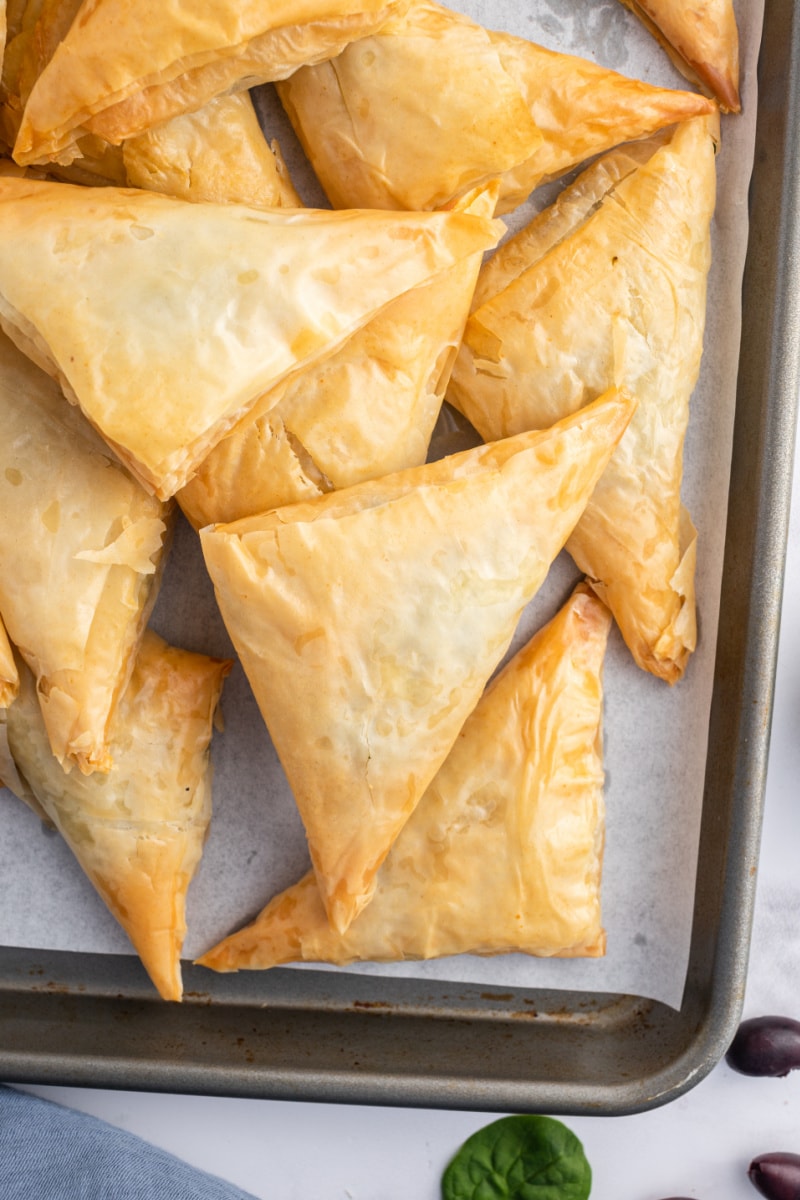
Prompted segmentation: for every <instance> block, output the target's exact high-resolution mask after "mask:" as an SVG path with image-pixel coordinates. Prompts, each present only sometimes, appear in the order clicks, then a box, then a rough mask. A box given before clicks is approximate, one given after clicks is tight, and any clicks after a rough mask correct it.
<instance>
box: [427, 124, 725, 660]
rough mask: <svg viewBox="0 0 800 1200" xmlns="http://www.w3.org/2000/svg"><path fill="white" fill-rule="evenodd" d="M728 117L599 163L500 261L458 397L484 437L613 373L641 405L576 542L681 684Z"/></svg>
mask: <svg viewBox="0 0 800 1200" xmlns="http://www.w3.org/2000/svg"><path fill="white" fill-rule="evenodd" d="M718 137H719V130H718V118H703V117H698V118H694V119H693V120H691V121H687V122H684V123H683V124H681V125H679V126H677V127H676V128H675V129H674V130H673V131H667V132H666V133H663V134H660V135H656V136H655V137H654V139H653V140H652V141H649V142H642V143H638V144H634V145H632V146H630V147H622V148H620V149H619V150H618V151H615V152H612V153H611V154H610V155H608V156H606V157H605V158H603V159H601V160H599V161H598V162H597V163H596V164H595V165H593V166H592V167H590V168H589V169H588V170H587V171H586V172H585V173H584V174H583V175H581V176H580V177H579V178H578V179H577V180H576V182H575V183H574V184H573V185H572V186H571V187H570V188H568V189H567V190H566V191H565V192H564V193H562V195H561V196H560V197H559V199H558V200H557V201H556V203H555V204H554V205H553V206H552V207H551V208H548V209H546V210H544V211H543V212H542V213H541V214H540V215H539V216H538V217H537V218H536V219H535V220H534V221H533V222H532V223H531V225H530V226H528V228H527V229H525V230H523V231H521V233H520V234H519V235H517V237H516V238H513V239H511V240H510V241H509V242H507V243H506V244H505V245H504V247H503V248H502V249H501V251H500V252H499V253H498V254H497V255H495V257H494V258H493V259H492V260H490V262H489V263H488V264H487V267H486V269H485V273H482V277H481V279H480V280H479V282H478V287H477V289H476V294H475V299H474V302H473V303H474V308H473V312H472V315H471V316H470V319H469V321H468V322H467V327H466V330H465V334H464V341H463V343H462V347H461V350H460V352H459V357H458V359H457V361H456V364H455V367H454V369H453V375H452V377H451V385H450V389H449V391H448V398H449V399H450V400H451V401H452V402H453V404H454V405H455V406H456V407H457V408H459V409H460V411H461V412H463V413H464V414H465V415H466V416H467V418H468V419H469V420H470V421H471V422H472V423H473V424H474V425H475V427H476V428H477V429H478V431H479V432H480V434H481V436H483V437H484V438H497V437H504V436H508V435H509V434H512V433H517V432H518V431H519V430H521V429H529V428H541V427H543V426H546V425H548V424H549V423H551V422H553V421H556V420H558V419H560V418H562V417H563V416H564V415H565V413H568V412H574V411H575V410H576V409H579V408H580V407H581V405H583V404H585V403H586V402H587V401H589V400H591V399H593V397H594V396H596V395H597V394H599V393H600V392H602V391H604V390H605V389H606V388H607V387H608V386H609V385H610V384H611V383H612V382H613V383H616V384H619V385H621V386H624V387H626V388H628V389H629V390H630V391H631V392H632V393H633V394H634V395H636V396H637V398H638V400H639V407H638V409H637V412H636V414H635V416H634V419H633V420H632V422H631V425H630V428H629V429H628V431H627V433H626V435H625V437H624V438H623V440H622V442H621V443H620V446H619V449H618V451H617V452H616V453H615V454H614V456H613V458H612V460H611V463H610V464H609V467H608V470H607V471H606V472H605V473H604V475H603V478H602V480H601V481H600V483H599V485H598V487H597V489H596V491H595V493H594V495H593V496H592V499H591V500H590V502H589V504H588V505H587V509H586V512H585V513H584V515H583V517H582V518H581V521H580V522H579V523H578V526H577V527H576V529H575V532H574V534H573V535H572V537H571V539H570V542H569V545H568V549H569V550H570V552H571V553H572V555H573V557H574V558H575V561H576V562H577V564H578V566H579V567H580V569H581V570H582V571H584V572H585V573H586V574H587V575H588V576H589V577H590V578H591V579H592V580H593V582H594V586H595V587H596V589H597V590H598V592H599V594H600V595H601V596H602V597H603V598H604V599H605V601H606V603H607V604H608V606H609V607H610V609H611V611H612V612H613V614H614V616H615V618H616V620H617V623H618V625H619V627H620V630H621V632H622V635H623V637H624V638H625V641H626V643H627V644H628V646H629V648H630V650H631V652H632V653H633V655H634V658H635V659H636V661H637V662H638V663H639V665H640V666H642V667H644V668H645V669H647V670H649V671H651V672H653V673H654V674H656V675H658V676H660V677H661V678H663V679H666V680H668V681H669V682H670V683H674V682H675V681H676V680H677V679H679V678H680V676H681V674H682V673H683V671H684V669H685V666H686V663H687V661H688V658H689V655H690V653H691V651H692V650H693V649H694V646H695V641H696V618H695V596H694V568H695V557H696V534H695V531H694V528H693V527H692V523H691V521H690V519H689V517H688V514H687V513H686V511H685V510H684V509H683V506H682V504H681V498H680V492H681V479H682V473H683V442H684V435H685V432H686V428H687V423H688V417H689V399H690V396H691V394H692V391H693V389H694V386H695V383H696V381H697V377H698V373H699V368H700V360H701V355H702V349H703V330H704V327H705V313H706V286H707V277H708V271H709V267H710V262H711V219H712V216H713V212H714V203H715V194H716V178H715V154H716V150H717V144H718Z"/></svg>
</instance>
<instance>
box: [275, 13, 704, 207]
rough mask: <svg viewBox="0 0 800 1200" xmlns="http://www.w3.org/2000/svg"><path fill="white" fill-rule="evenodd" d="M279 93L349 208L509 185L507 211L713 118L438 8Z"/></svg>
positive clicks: (319, 170)
mask: <svg viewBox="0 0 800 1200" xmlns="http://www.w3.org/2000/svg"><path fill="white" fill-rule="evenodd" d="M278 91H279V95H280V97H281V101H282V102H283V105H284V107H285V108H286V111H287V113H288V114H289V117H290V118H291V120H292V124H293V125H294V127H295V130H296V132H297V134H298V136H299V138H300V140H301V142H302V143H303V146H304V148H305V150H306V153H307V154H308V156H309V159H310V160H311V163H312V165H313V167H314V170H315V172H316V174H317V176H318V177H319V179H320V182H321V183H322V186H323V187H324V189H325V191H326V193H327V195H328V197H329V199H330V201H331V203H332V204H333V205H334V206H335V207H337V208H348V207H351V206H362V205H363V206H369V207H374V208H388V209H394V208H408V209H425V208H436V207H438V206H440V205H442V204H444V203H446V202H447V201H449V200H451V199H452V198H453V197H455V196H458V195H461V194H463V192H464V191H466V190H468V189H469V188H471V187H474V186H478V185H480V184H481V183H483V182H485V181H487V180H489V179H493V178H495V177H499V179H500V192H499V199H498V206H497V211H498V212H501V213H502V212H508V211H510V210H511V209H512V208H514V207H516V205H518V204H520V203H521V202H522V201H523V200H524V199H525V198H526V197H527V196H528V195H529V193H530V192H531V191H532V190H533V188H535V187H536V186H538V184H540V183H543V182H544V181H545V180H547V179H552V178H555V177H556V176H558V175H562V174H564V172H566V171H568V170H570V168H571V167H573V166H575V165H576V164H577V163H580V162H583V161H584V160H585V159H588V158H590V157H591V156H592V155H595V154H599V153H601V152H603V151H605V150H608V149H610V148H611V147H612V146H615V145H617V144H618V143H619V142H623V141H626V140H628V139H630V138H638V137H643V136H645V135H647V134H649V133H652V132H654V131H655V130H657V129H660V128H662V127H663V126H665V125H670V124H673V123H674V122H675V121H679V120H682V119H684V118H685V117H688V116H693V115H695V114H697V113H703V112H708V111H710V110H711V108H712V104H711V102H710V101H709V100H707V99H706V98H705V97H703V96H697V95H694V94H692V93H690V92H681V91H675V90H672V89H665V88H657V87H653V86H651V85H649V84H646V83H639V82H637V81H635V80H632V79H628V78H626V77H625V76H623V75H619V74H617V73H616V72H614V71H608V70H606V69H605V68H603V67H600V66H598V65H597V64H596V63H593V62H590V61H588V60H586V59H582V58H578V57H575V56H574V55H568V54H559V53H557V52H555V51H552V50H546V49H544V48H543V47H542V46H537V45H535V44H534V43H532V42H528V41H525V40H524V39H523V38H518V37H513V36H511V35H508V34H503V33H495V32H493V31H489V30H486V29H484V28H483V27H482V26H480V25H478V24H476V23H475V22H474V21H471V20H469V18H467V17H464V16H462V15H460V14H459V13H456V12H451V11H450V10H449V9H447V8H444V7H443V6H441V5H439V4H436V3H434V2H433V0H415V2H414V3H412V5H411V7H410V9H409V11H408V13H407V15H406V16H399V17H396V18H393V19H392V20H391V21H390V22H388V23H387V24H386V25H384V26H383V28H382V29H380V30H379V31H378V32H377V33H376V34H375V35H374V36H372V37H369V38H367V39H365V40H364V41H362V42H359V43H357V44H353V45H352V46H350V47H348V49H346V50H345V51H344V52H343V53H342V54H340V55H339V56H338V57H337V58H335V59H332V60H330V61H329V62H326V63H323V64H321V65H320V66H315V67H308V68H303V69H302V70H300V71H297V72H296V73H295V74H294V75H292V76H291V77H290V78H289V79H287V80H285V81H284V82H282V83H280V84H279V85H278Z"/></svg>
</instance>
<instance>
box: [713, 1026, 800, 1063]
mask: <svg viewBox="0 0 800 1200" xmlns="http://www.w3.org/2000/svg"><path fill="white" fill-rule="evenodd" d="M725 1061H726V1062H727V1064H728V1066H729V1067H732V1068H733V1070H734V1071H739V1072H741V1074H742V1075H775V1076H782V1075H788V1074H789V1072H790V1071H792V1070H794V1068H795V1067H800V1021H793V1020H792V1018H791V1017H751V1018H750V1020H748V1021H742V1023H741V1025H740V1026H739V1028H738V1030H737V1031H736V1037H735V1038H734V1039H733V1041H732V1042H731V1044H730V1046H729V1047H728V1052H727V1054H726V1055H725Z"/></svg>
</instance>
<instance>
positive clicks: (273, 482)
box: [177, 188, 496, 529]
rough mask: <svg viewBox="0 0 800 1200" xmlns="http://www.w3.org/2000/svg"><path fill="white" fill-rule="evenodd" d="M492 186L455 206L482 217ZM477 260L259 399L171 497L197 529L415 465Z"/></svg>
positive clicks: (397, 303) (489, 207) (438, 400)
mask: <svg viewBox="0 0 800 1200" xmlns="http://www.w3.org/2000/svg"><path fill="white" fill-rule="evenodd" d="M495 197H496V189H494V188H486V189H483V190H482V191H480V192H479V193H478V194H477V195H474V194H470V195H469V196H467V197H465V198H464V200H463V201H460V202H459V203H458V204H457V205H456V207H457V208H458V209H460V210H461V211H466V212H471V213H477V214H479V215H482V216H490V215H491V213H492V211H493V209H494V203H495ZM480 266H481V255H480V254H476V255H473V256H472V258H465V259H463V260H462V261H461V262H459V263H456V265H455V266H453V267H450V268H449V269H448V270H446V271H442V272H441V273H440V274H439V275H437V276H435V278H434V279H432V280H431V281H430V282H429V283H426V284H422V285H421V286H420V287H417V288H415V289H414V291H413V292H407V293H405V294H404V295H402V296H399V297H398V298H397V300H394V301H392V303H391V304H388V305H387V306H386V307H385V308H384V309H383V310H382V311H381V312H380V313H378V315H377V316H375V317H373V318H372V320H371V321H369V322H368V323H367V324H366V325H365V326H364V327H363V328H362V329H360V330H358V331H357V332H356V333H354V334H353V336H352V337H350V338H348V339H347V341H346V342H345V343H344V345H343V346H342V347H341V348H340V349H339V350H337V351H335V352H334V354H332V355H331V356H330V357H329V358H327V359H325V360H324V361H323V362H321V363H315V364H313V365H312V366H310V367H308V368H306V369H305V370H304V371H299V372H297V373H296V374H295V375H293V376H292V377H291V378H290V379H289V380H287V381H286V382H284V383H283V384H280V385H279V392H278V395H279V398H278V399H277V400H276V397H275V395H273V394H268V395H266V396H265V397H263V398H262V400H261V401H259V402H258V403H257V404H256V406H255V408H254V410H253V411H252V412H251V413H250V414H248V416H247V417H246V418H245V419H244V420H243V421H241V422H240V423H239V424H238V425H237V426H236V427H235V428H234V429H233V430H231V432H230V434H228V435H227V436H226V437H224V438H223V439H222V441H221V442H218V443H217V445H216V446H215V447H214V449H213V450H212V451H211V453H210V454H208V455H207V457H206V458H205V459H204V460H203V462H202V463H201V464H200V467H199V469H198V471H197V473H196V474H195V476H194V477H193V478H192V479H191V480H190V481H189V483H188V484H187V485H186V487H184V488H181V490H180V491H179V492H178V494H177V500H178V503H179V504H180V506H181V508H182V509H183V511H184V513H185V514H186V516H187V517H188V518H189V520H190V521H191V523H192V524H193V525H194V527H195V528H196V529H199V528H200V527H201V526H203V525H211V524H215V523H218V522H222V521H235V520H238V519H239V518H240V517H245V516H251V515H252V514H253V513H257V512H265V511H266V510H267V509H268V508H277V507H278V506H280V505H282V504H293V503H295V502H297V501H299V500H309V499H312V498H314V497H315V496H320V495H323V494H324V493H325V492H329V491H332V490H333V489H334V488H341V487H348V486H350V485H351V484H354V483H360V482H361V481H362V480H365V479H375V478H377V477H378V476H380V475H388V474H390V473H391V472H392V471H398V470H402V469H404V468H405V467H413V466H418V465H420V464H421V463H423V462H424V461H425V458H426V456H427V453H428V447H429V444H430V439H431V434H432V432H433V428H434V425H435V423H436V420H437V417H438V415H439V411H440V409H441V405H442V398H443V396H444V392H445V390H446V387H447V383H448V380H449V378H450V370H451V369H452V365H453V362H454V360H455V356H456V353H457V350H458V346H459V343H460V341H461V334H462V332H463V329H464V323H465V321H466V319H467V314H468V312H469V306H470V302H471V300H472V294H473V291H474V289H475V281H476V279H477V276H478V271H479V269H480Z"/></svg>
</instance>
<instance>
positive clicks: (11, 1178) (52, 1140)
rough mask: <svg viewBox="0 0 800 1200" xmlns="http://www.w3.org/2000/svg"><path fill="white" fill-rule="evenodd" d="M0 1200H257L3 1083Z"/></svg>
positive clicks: (121, 1134) (130, 1136)
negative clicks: (0, 1198) (0, 1199)
mask: <svg viewBox="0 0 800 1200" xmlns="http://www.w3.org/2000/svg"><path fill="white" fill-rule="evenodd" d="M0 1197H2V1200H254V1197H253V1196H251V1195H250V1194H249V1193H248V1192H243V1191H241V1190H240V1189H239V1188H237V1187H234V1186H233V1185H232V1184H229V1183H225V1182H224V1181H223V1180H222V1179H217V1177H216V1176H214V1175H208V1174H206V1172H204V1171H198V1170H197V1169H196V1168H194V1167H190V1166H189V1164H188V1163H185V1162H182V1161H181V1160H180V1159H179V1158H175V1156H174V1155H172V1154H168V1153H167V1152H166V1151H165V1150H159V1149H158V1148H157V1147H155V1146H151V1145H149V1143H147V1142H145V1141H143V1140H142V1139H141V1138H138V1137H136V1136H134V1134H132V1133H126V1132H124V1131H123V1130H121V1129H115V1128H114V1126H113V1125H108V1124H106V1122H105V1121H100V1120H98V1119H97V1118H96V1117H90V1116H87V1115H86V1114H85V1113H81V1112H75V1111H74V1110H73V1109H71V1108H64V1107H63V1106H62V1105H60V1104H53V1103H51V1101H49V1100H42V1099H41V1097H39V1096H31V1095H28V1094H27V1093H26V1092H18V1091H16V1090H15V1089H14V1088H10V1087H5V1086H2V1085H0Z"/></svg>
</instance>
